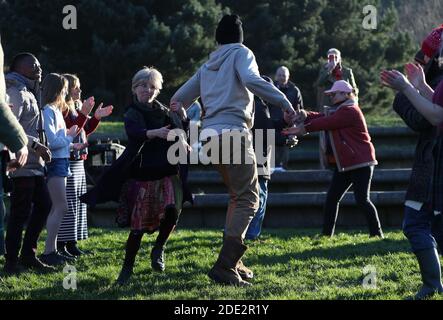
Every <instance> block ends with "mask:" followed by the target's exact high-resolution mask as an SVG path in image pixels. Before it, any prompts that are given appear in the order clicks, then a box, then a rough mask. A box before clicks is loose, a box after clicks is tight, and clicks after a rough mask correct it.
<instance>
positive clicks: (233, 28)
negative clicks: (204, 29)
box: [215, 14, 243, 44]
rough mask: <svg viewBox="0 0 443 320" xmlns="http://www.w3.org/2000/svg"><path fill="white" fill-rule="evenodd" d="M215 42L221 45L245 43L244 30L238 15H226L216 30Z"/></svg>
mask: <svg viewBox="0 0 443 320" xmlns="http://www.w3.org/2000/svg"><path fill="white" fill-rule="evenodd" d="M215 40H216V41H217V42H218V43H219V44H227V43H243V28H242V23H241V21H240V17H239V16H238V15H236V14H233V15H229V14H227V15H225V16H224V17H223V18H222V19H221V20H220V22H219V23H218V26H217V29H216V30H215Z"/></svg>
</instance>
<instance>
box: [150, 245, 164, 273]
mask: <svg viewBox="0 0 443 320" xmlns="http://www.w3.org/2000/svg"><path fill="white" fill-rule="evenodd" d="M151 267H152V269H154V270H155V271H159V272H163V271H165V247H160V246H157V245H155V246H154V247H153V248H152V251H151Z"/></svg>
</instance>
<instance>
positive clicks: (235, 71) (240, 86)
mask: <svg viewBox="0 0 443 320" xmlns="http://www.w3.org/2000/svg"><path fill="white" fill-rule="evenodd" d="M254 95H257V96H259V97H260V98H262V99H263V100H265V101H267V102H269V103H271V104H273V105H275V106H279V107H281V108H282V109H283V110H287V109H289V108H292V106H291V103H290V102H289V100H288V99H287V98H286V96H285V95H284V94H283V93H282V92H281V91H280V90H278V89H277V88H276V87H275V86H274V85H272V84H270V83H268V82H266V81H265V80H264V79H262V78H261V76H260V73H259V70H258V66H257V62H256V60H255V56H254V54H253V52H252V51H251V50H250V49H248V48H247V47H246V46H244V45H242V44H240V43H230V44H225V45H221V46H219V47H218V48H217V50H215V51H214V52H212V53H211V55H210V56H209V60H208V61H207V62H206V63H205V64H203V65H202V66H201V67H200V68H199V69H198V70H197V72H196V73H195V74H194V76H193V77H192V78H191V79H189V80H188V81H187V82H186V83H185V84H184V85H183V86H182V87H181V88H180V89H179V90H178V91H177V92H176V93H175V94H174V96H173V97H172V99H171V101H180V102H182V103H183V104H184V106H185V107H188V106H189V105H191V104H192V102H193V101H194V100H195V99H197V98H198V97H199V96H201V99H202V102H203V110H204V116H203V118H202V129H207V128H211V129H215V130H217V131H219V133H221V132H220V130H221V129H242V128H243V129H250V128H252V125H253V118H254Z"/></svg>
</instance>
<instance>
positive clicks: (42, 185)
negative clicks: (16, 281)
mask: <svg viewBox="0 0 443 320" xmlns="http://www.w3.org/2000/svg"><path fill="white" fill-rule="evenodd" d="M12 184H13V189H12V193H11V212H10V215H9V218H8V226H7V230H6V239H5V244H6V258H7V259H8V260H16V259H17V258H18V254H19V252H20V247H21V254H22V255H23V256H30V255H35V254H36V252H37V241H38V238H39V236H40V233H41V231H42V230H43V227H44V226H45V224H46V219H47V218H48V214H49V211H50V210H51V199H50V197H49V192H48V188H47V186H46V181H45V178H44V177H40V176H39V177H37V176H34V177H20V178H14V179H12ZM25 224H26V225H27V226H26V232H25V237H24V240H23V247H22V246H21V243H22V233H23V229H24V227H25Z"/></svg>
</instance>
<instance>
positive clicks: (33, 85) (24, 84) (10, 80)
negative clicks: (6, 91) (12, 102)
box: [5, 72, 39, 93]
mask: <svg viewBox="0 0 443 320" xmlns="http://www.w3.org/2000/svg"><path fill="white" fill-rule="evenodd" d="M5 80H6V87H11V86H13V87H16V88H17V89H19V90H22V89H24V88H27V89H28V90H29V91H31V92H33V93H36V92H37V91H38V89H39V83H38V81H36V80H31V79H28V78H26V77H25V76H22V75H21V74H19V73H17V72H9V73H8V74H7V75H6V76H5Z"/></svg>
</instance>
